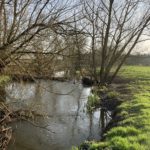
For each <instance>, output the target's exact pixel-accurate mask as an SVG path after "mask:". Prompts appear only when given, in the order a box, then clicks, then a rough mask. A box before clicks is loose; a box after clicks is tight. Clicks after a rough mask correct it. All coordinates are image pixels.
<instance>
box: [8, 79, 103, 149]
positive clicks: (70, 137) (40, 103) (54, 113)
mask: <svg viewBox="0 0 150 150" xmlns="http://www.w3.org/2000/svg"><path fill="white" fill-rule="evenodd" d="M89 94H90V88H83V87H82V85H80V84H72V83H67V82H55V81H49V80H47V81H44V80H38V81H37V82H36V83H11V84H10V85H9V86H8V87H6V95H7V98H6V103H8V104H9V105H10V107H12V109H15V110H17V109H32V110H34V111H35V112H37V113H39V114H44V115H47V116H48V117H44V118H43V117H38V122H39V123H38V125H39V127H36V126H34V125H33V124H31V123H29V122H25V121H22V122H17V123H14V124H13V125H12V126H13V128H14V137H15V142H14V143H12V144H11V145H10V148H9V149H10V150H70V149H71V146H72V145H79V144H81V143H82V142H83V141H85V140H91V139H97V140H98V139H100V132H101V131H100V128H101V127H100V123H99V119H100V113H99V110H98V111H97V112H95V113H93V114H92V115H91V116H90V115H88V114H87V113H86V107H85V106H86V102H87V97H88V95H89ZM43 127H44V128H43Z"/></svg>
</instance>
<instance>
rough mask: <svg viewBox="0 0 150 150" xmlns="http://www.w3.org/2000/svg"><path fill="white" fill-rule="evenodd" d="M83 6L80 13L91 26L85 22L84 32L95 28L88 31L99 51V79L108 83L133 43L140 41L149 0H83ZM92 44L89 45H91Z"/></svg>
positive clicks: (147, 19)
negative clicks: (82, 13) (82, 12)
mask: <svg viewBox="0 0 150 150" xmlns="http://www.w3.org/2000/svg"><path fill="white" fill-rule="evenodd" d="M85 4H86V5H85ZM93 5H94V6H93ZM83 7H84V10H85V11H84V15H85V17H86V19H87V20H88V22H91V26H92V27H89V26H88V25H87V26H86V27H85V29H86V31H87V32H88V33H92V31H93V30H94V29H96V32H95V33H94V32H93V34H91V35H92V36H91V37H93V38H92V40H91V41H92V45H93V46H94V45H95V44H94V43H97V44H98V47H99V49H100V51H101V53H100V54H101V58H100V59H99V60H100V61H101V64H100V75H99V76H100V82H101V83H102V84H104V83H106V82H108V83H111V82H112V80H113V79H114V78H115V76H116V75H117V73H118V71H119V70H120V68H121V66H122V65H123V63H124V62H125V60H126V58H127V57H128V56H129V55H130V53H131V52H132V51H133V50H134V48H135V46H136V45H137V43H139V42H141V40H142V35H143V34H144V32H145V31H146V28H147V27H148V26H149V23H150V5H149V2H148V1H144V0H122V1H118V0H106V1H103V0H100V1H97V0H92V3H91V1H89V0H85V1H84V4H83ZM89 11H90V12H91V13H89ZM87 16H88V17H87ZM94 39H95V40H96V39H97V40H96V41H95V40H94ZM94 41H95V42H94ZM93 46H92V49H94V48H93ZM93 65H94V64H93ZM93 67H94V66H93ZM112 69H113V70H114V71H113V73H112ZM110 75H111V77H110Z"/></svg>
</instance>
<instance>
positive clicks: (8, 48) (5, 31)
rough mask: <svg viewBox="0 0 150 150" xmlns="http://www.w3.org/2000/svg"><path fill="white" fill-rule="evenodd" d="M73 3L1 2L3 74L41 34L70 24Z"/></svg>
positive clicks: (0, 60)
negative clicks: (70, 4)
mask: <svg viewBox="0 0 150 150" xmlns="http://www.w3.org/2000/svg"><path fill="white" fill-rule="evenodd" d="M69 3H70V2H69V1H67V0H66V1H63V2H60V1H59V0H42V1H41V0H1V1H0V71H2V69H3V68H4V66H5V65H6V64H8V63H9V62H10V60H11V59H12V57H13V55H14V54H16V52H17V51H18V50H19V51H20V50H22V51H23V50H25V49H26V47H27V46H28V45H29V43H30V41H32V40H33V39H34V38H35V36H36V35H38V34H39V33H40V32H42V31H43V30H45V29H46V28H50V29H51V30H53V31H55V30H57V29H58V28H59V27H60V26H62V25H67V18H69V17H70V16H71V13H69V11H70V10H71V8H70V7H68V5H69ZM66 13H68V15H66ZM66 16H67V17H66ZM69 19H70V18H69ZM10 58H11V59H10ZM15 59H16V58H15Z"/></svg>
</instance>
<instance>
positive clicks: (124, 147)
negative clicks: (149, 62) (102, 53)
mask: <svg viewBox="0 0 150 150" xmlns="http://www.w3.org/2000/svg"><path fill="white" fill-rule="evenodd" d="M119 75H120V76H122V77H124V78H130V79H134V80H133V82H131V83H130V84H128V87H129V88H130V89H131V90H132V94H133V97H132V98H131V97H129V98H127V99H126V100H124V102H123V103H122V104H121V105H120V106H119V107H118V108H117V110H118V116H120V118H122V119H121V120H120V121H118V122H117V126H116V127H113V128H112V129H110V130H109V131H108V132H107V133H106V134H105V141H104V142H86V145H88V150H104V149H105V150H150V67H142V66H124V67H123V68H122V69H121V71H120V73H119ZM79 149H80V150H84V145H81V147H80V148H79Z"/></svg>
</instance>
